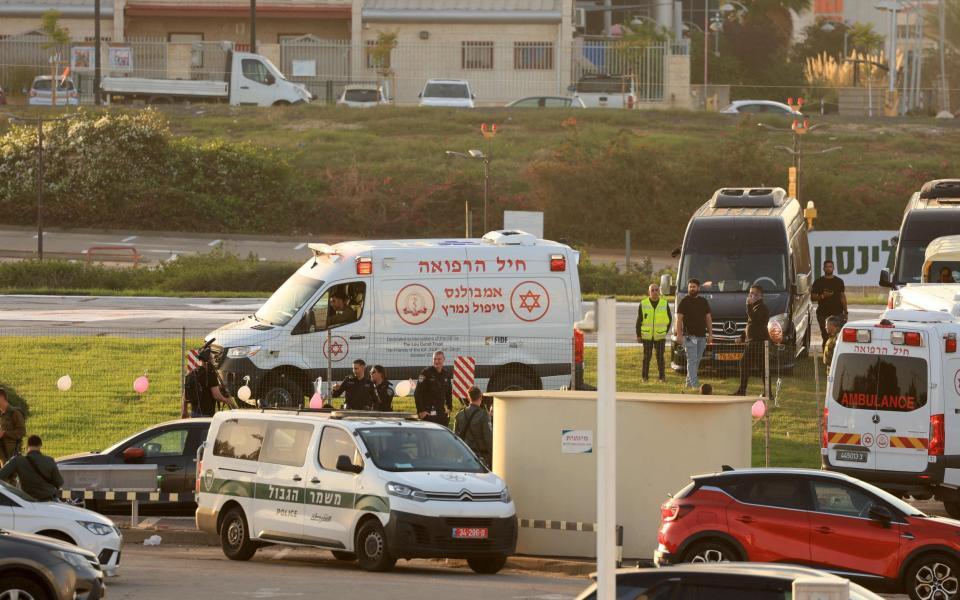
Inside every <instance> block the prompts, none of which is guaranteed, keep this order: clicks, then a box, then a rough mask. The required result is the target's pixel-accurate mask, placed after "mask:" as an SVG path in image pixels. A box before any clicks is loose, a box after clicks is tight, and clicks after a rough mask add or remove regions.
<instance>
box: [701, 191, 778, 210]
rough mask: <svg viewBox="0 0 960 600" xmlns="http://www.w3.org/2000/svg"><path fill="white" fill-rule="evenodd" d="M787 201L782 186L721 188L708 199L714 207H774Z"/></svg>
mask: <svg viewBox="0 0 960 600" xmlns="http://www.w3.org/2000/svg"><path fill="white" fill-rule="evenodd" d="M786 201H787V192H786V191H784V189H783V188H767V187H762V188H723V189H720V190H717V191H716V192H714V194H713V198H711V199H710V203H711V204H712V205H713V207H714V208H776V207H778V206H783V204H784V202H786Z"/></svg>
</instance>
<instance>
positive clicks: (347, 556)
mask: <svg viewBox="0 0 960 600" xmlns="http://www.w3.org/2000/svg"><path fill="white" fill-rule="evenodd" d="M330 553H331V554H333V557H334V558H335V559H337V560H342V561H344V562H352V561H355V560H357V555H356V554H354V553H353V552H345V551H343V550H331V552H330Z"/></svg>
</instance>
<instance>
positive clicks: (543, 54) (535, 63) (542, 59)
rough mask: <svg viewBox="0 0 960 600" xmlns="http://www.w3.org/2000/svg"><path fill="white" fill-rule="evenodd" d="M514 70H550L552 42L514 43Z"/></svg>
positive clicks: (551, 64) (551, 66)
mask: <svg viewBox="0 0 960 600" xmlns="http://www.w3.org/2000/svg"><path fill="white" fill-rule="evenodd" d="M513 68H514V69H552V68H553V42H514V44H513Z"/></svg>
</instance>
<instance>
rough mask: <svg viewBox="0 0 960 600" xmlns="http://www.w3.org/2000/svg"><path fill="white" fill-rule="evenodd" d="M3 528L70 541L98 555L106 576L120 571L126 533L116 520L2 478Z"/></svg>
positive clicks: (0, 520) (0, 522) (0, 519)
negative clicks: (46, 497) (36, 494)
mask: <svg viewBox="0 0 960 600" xmlns="http://www.w3.org/2000/svg"><path fill="white" fill-rule="evenodd" d="M0 529H8V530H10V531H18V532H21V533H33V534H36V535H43V536H46V537H50V538H54V539H58V540H61V541H64V542H68V543H70V544H73V545H75V546H79V547H81V548H83V549H84V550H89V551H90V552H93V553H94V554H96V555H97V558H98V559H99V560H100V565H101V566H102V567H103V571H104V573H106V574H107V576H114V575H116V574H117V568H118V567H119V566H120V544H121V543H122V541H123V536H122V535H121V534H120V530H119V529H118V528H117V526H116V525H114V523H113V521H111V520H110V519H108V518H106V517H104V516H103V515H100V514H97V513H95V512H93V511H90V510H87V509H85V508H80V507H77V506H73V505H71V504H62V503H60V502H41V501H38V500H35V499H34V498H33V497H32V496H29V495H27V494H25V493H24V492H22V491H20V490H19V489H18V488H15V487H13V486H12V485H9V484H7V483H5V482H3V481H0Z"/></svg>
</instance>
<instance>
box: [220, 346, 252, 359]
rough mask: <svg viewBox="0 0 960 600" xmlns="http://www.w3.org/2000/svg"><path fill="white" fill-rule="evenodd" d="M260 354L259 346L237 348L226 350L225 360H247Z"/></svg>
mask: <svg viewBox="0 0 960 600" xmlns="http://www.w3.org/2000/svg"><path fill="white" fill-rule="evenodd" d="M257 352H260V346H237V347H235V348H230V349H229V350H227V358H249V357H251V356H253V355H255V354H256V353H257Z"/></svg>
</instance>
